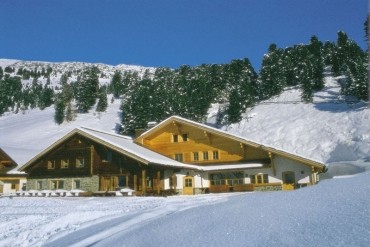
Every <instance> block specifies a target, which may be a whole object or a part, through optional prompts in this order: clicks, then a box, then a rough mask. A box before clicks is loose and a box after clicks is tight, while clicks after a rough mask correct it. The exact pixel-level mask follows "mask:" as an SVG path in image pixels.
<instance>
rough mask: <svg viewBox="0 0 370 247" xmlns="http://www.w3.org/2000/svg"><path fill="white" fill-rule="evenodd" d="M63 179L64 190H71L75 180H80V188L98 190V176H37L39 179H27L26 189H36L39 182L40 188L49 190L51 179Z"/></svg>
mask: <svg viewBox="0 0 370 247" xmlns="http://www.w3.org/2000/svg"><path fill="white" fill-rule="evenodd" d="M55 180H59V181H63V185H64V186H63V189H64V190H73V189H76V188H75V181H76V180H79V181H80V188H79V189H80V190H83V191H91V192H95V191H98V190H99V176H96V175H94V176H92V177H73V178H57V179H56V178H39V179H28V180H27V186H26V188H27V190H38V189H39V188H38V186H37V184H38V182H39V181H40V182H41V190H51V181H55Z"/></svg>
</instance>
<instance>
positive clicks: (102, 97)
mask: <svg viewBox="0 0 370 247" xmlns="http://www.w3.org/2000/svg"><path fill="white" fill-rule="evenodd" d="M107 107H108V100H107V91H106V87H101V88H100V90H99V98H98V104H97V106H96V111H97V112H104V111H105V110H106V109H107Z"/></svg>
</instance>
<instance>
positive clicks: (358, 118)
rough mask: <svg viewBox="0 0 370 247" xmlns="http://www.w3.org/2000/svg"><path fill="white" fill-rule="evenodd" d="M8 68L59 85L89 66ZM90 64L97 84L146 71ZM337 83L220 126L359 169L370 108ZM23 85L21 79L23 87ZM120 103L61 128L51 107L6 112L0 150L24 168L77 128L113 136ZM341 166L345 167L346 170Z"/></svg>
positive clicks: (369, 140) (279, 99) (272, 102)
mask: <svg viewBox="0 0 370 247" xmlns="http://www.w3.org/2000/svg"><path fill="white" fill-rule="evenodd" d="M9 65H11V66H12V67H14V68H28V69H30V70H31V69H35V68H37V70H41V67H42V68H47V67H52V69H53V72H52V75H51V82H52V84H54V85H57V84H58V83H59V80H60V77H61V75H62V74H63V73H64V72H66V71H71V70H72V71H79V70H81V69H82V68H83V67H84V66H87V65H90V66H91V65H92V64H86V63H47V62H24V61H17V60H4V59H2V60H0V66H3V67H4V66H9ZM94 65H96V66H98V67H99V68H100V70H101V72H102V73H101V74H102V75H103V77H100V78H99V83H100V84H101V85H103V84H106V83H108V82H109V81H110V80H111V76H112V75H113V73H114V71H115V70H116V69H123V70H125V69H131V70H134V71H137V72H139V73H143V71H144V69H146V68H144V67H140V66H127V65H118V66H110V65H104V64H94ZM72 68H73V69H72ZM149 69H150V68H149ZM75 76H77V74H76V75H75ZM337 79H338V78H335V77H332V76H331V75H330V74H327V75H326V77H325V87H324V89H323V90H322V91H320V92H316V93H315V95H314V98H313V103H302V101H301V90H300V88H299V87H298V86H297V87H288V88H286V89H285V90H284V91H283V93H282V94H281V95H279V96H276V97H274V98H271V99H269V100H267V101H264V102H262V103H260V104H258V105H256V106H254V107H253V108H252V109H247V111H246V112H245V113H244V114H243V119H242V121H240V122H239V123H237V124H232V125H229V126H223V127H222V128H223V129H225V130H227V131H229V132H231V133H234V134H237V135H240V136H244V137H246V138H248V139H251V140H254V141H256V142H259V143H262V144H263V145H268V146H272V147H274V148H277V149H281V150H285V151H288V152H292V153H295V154H298V155H301V156H305V157H308V158H311V159H315V160H318V161H321V162H324V163H326V164H328V163H335V164H332V167H335V166H336V169H337V173H338V172H339V173H343V174H347V173H355V172H358V171H363V170H364V169H365V167H366V164H368V163H369V162H370V135H369V133H370V124H368V123H369V120H370V110H369V108H367V105H366V104H365V103H364V102H361V101H360V102H358V101H357V102H349V103H347V102H346V100H350V99H349V98H348V97H347V98H344V97H343V96H341V95H340V94H339V92H340V86H339V84H338V80H337ZM41 80H46V79H45V78H41ZM27 82H28V81H27V80H22V83H27ZM111 98H112V95H108V99H111ZM120 105H121V102H120V99H116V100H114V101H113V102H111V101H110V100H109V102H108V108H107V110H106V111H105V112H96V111H95V110H90V111H89V112H88V113H84V114H78V115H77V117H76V120H75V121H72V122H64V123H63V124H61V125H57V124H55V122H54V111H55V110H54V106H53V105H52V106H50V107H47V108H46V109H44V110H42V111H41V110H39V109H37V108H35V109H28V110H24V111H22V112H20V113H18V114H15V113H10V112H7V113H5V114H4V115H3V116H2V117H0V134H1V139H0V147H1V148H3V149H4V150H5V151H7V152H8V153H9V154H10V155H11V156H12V157H14V159H15V160H16V161H17V162H18V163H19V164H24V163H25V162H26V161H28V160H29V159H30V158H31V157H32V156H33V155H35V154H36V153H38V152H40V151H41V150H42V149H44V148H45V147H47V146H48V145H49V144H51V143H52V142H54V141H55V140H57V139H58V138H60V137H61V136H63V135H64V134H65V133H67V132H68V131H70V130H72V129H73V128H75V127H79V126H87V127H92V128H97V129H102V130H105V131H112V132H115V131H116V130H117V129H118V128H119V127H120V125H121V119H120V116H121V111H120ZM219 106H220V105H218V104H214V105H213V106H212V107H211V108H210V109H209V115H208V120H207V122H208V123H209V124H214V123H215V121H216V116H217V112H218V109H219ZM93 109H95V108H93ZM339 163H341V164H345V168H343V166H342V165H340V164H339ZM338 164H339V165H338ZM338 169H339V170H340V171H338Z"/></svg>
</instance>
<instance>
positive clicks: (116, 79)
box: [109, 70, 124, 98]
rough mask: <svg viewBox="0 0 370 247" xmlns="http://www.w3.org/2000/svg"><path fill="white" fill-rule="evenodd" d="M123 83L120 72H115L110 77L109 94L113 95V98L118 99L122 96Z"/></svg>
mask: <svg viewBox="0 0 370 247" xmlns="http://www.w3.org/2000/svg"><path fill="white" fill-rule="evenodd" d="M123 89H124V86H123V81H122V73H121V72H120V71H118V70H117V71H115V72H114V75H113V77H112V80H111V83H110V85H109V92H110V93H113V96H114V97H115V98H118V97H119V96H120V95H122V94H123Z"/></svg>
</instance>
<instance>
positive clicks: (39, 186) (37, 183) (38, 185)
mask: <svg viewBox="0 0 370 247" xmlns="http://www.w3.org/2000/svg"><path fill="white" fill-rule="evenodd" d="M36 189H37V190H42V189H43V188H42V181H41V180H40V181H37V182H36Z"/></svg>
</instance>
